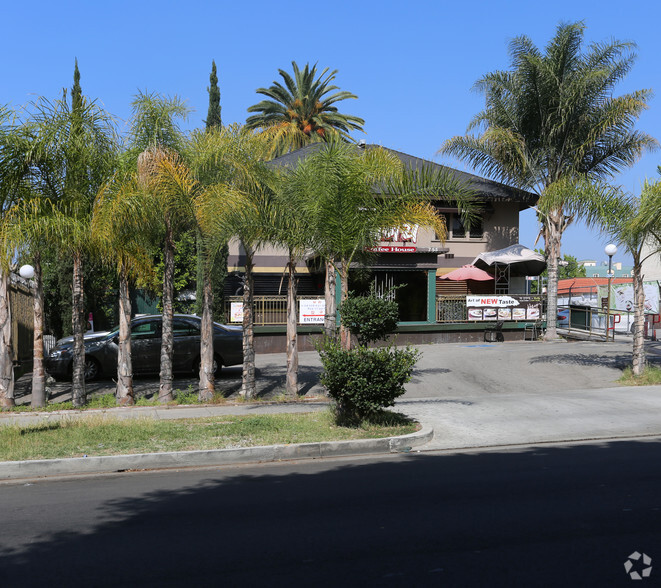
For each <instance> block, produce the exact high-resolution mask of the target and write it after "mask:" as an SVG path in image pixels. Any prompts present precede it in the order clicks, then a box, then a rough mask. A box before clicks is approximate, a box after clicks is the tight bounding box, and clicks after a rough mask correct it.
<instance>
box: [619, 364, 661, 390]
mask: <svg viewBox="0 0 661 588" xmlns="http://www.w3.org/2000/svg"><path fill="white" fill-rule="evenodd" d="M618 382H619V383H620V384H623V385H624V386H658V385H660V384H661V368H659V367H656V366H653V365H648V366H645V370H644V371H643V373H642V375H640V376H634V375H633V371H632V369H631V368H630V367H628V368H626V369H625V370H624V371H623V372H622V376H621V377H620V379H619V380H618Z"/></svg>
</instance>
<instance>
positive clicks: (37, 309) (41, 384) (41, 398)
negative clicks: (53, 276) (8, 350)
mask: <svg viewBox="0 0 661 588" xmlns="http://www.w3.org/2000/svg"><path fill="white" fill-rule="evenodd" d="M33 309H34V324H33V329H34V336H33V352H32V401H31V402H30V404H31V405H32V407H33V408H40V407H42V406H46V372H45V370H44V284H43V281H42V278H41V255H40V254H39V251H36V252H35V253H34V300H33Z"/></svg>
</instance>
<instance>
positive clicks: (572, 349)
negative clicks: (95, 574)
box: [16, 337, 661, 404]
mask: <svg viewBox="0 0 661 588" xmlns="http://www.w3.org/2000/svg"><path fill="white" fill-rule="evenodd" d="M646 348H647V350H648V359H649V361H650V363H652V364H654V363H656V364H658V365H661V342H658V341H649V342H647V343H646ZM418 349H419V350H420V351H421V352H422V358H421V360H420V361H419V362H418V364H417V366H416V368H415V370H414V372H413V376H412V378H411V381H410V382H409V383H408V384H407V386H406V395H405V398H406V399H410V398H445V399H455V398H460V399H461V398H468V397H474V396H482V395H487V396H489V395H502V394H525V395H530V394H543V395H544V394H549V393H554V392H556V391H558V390H567V389H571V390H594V389H599V388H608V387H612V386H616V385H617V379H618V378H619V377H620V375H621V370H622V369H623V368H624V367H626V366H627V365H628V364H629V363H630V361H631V339H630V338H629V337H616V341H615V342H612V343H602V342H591V341H578V342H572V343H570V342H553V343H547V342H541V341H539V342H521V341H518V342H506V343H443V344H435V345H420V346H418ZM286 362H287V359H286V355H285V354H284V353H274V354H260V355H257V357H256V364H257V387H258V396H259V397H260V398H262V399H278V398H281V397H282V395H283V394H284V390H285V379H286ZM299 365H300V367H299V385H300V392H299V394H300V396H302V397H307V398H310V397H323V396H324V390H323V388H322V386H321V385H320V384H319V376H320V374H321V371H322V367H321V362H320V361H319V355H318V354H317V353H316V352H315V351H307V352H302V353H300V354H299ZM174 387H175V390H182V391H187V390H191V391H192V390H196V388H197V378H196V377H194V375H193V374H190V375H188V376H185V377H177V378H176V379H175V383H174ZM29 388H30V374H26V375H25V376H23V377H22V378H20V379H19V381H18V382H17V385H16V398H17V403H19V404H26V403H29V402H30V389H29ZM48 388H49V390H50V398H51V402H61V401H64V400H69V399H70V398H71V385H70V383H67V382H55V383H52V384H49V385H48ZM114 388H115V383H114V381H112V380H111V379H102V380H100V381H98V382H90V383H88V384H87V390H88V394H90V395H91V396H94V395H96V394H106V393H112V392H114ZM134 388H135V392H136V395H137V396H148V397H149V396H151V395H152V394H154V393H155V392H156V390H157V389H158V377H139V378H136V379H135V381H134ZM216 388H217V389H218V390H219V391H220V392H221V393H222V394H223V395H224V396H225V397H226V398H228V399H230V400H231V399H236V398H238V393H239V391H240V389H241V367H240V366H235V367H231V368H223V370H222V372H221V375H220V377H219V378H217V380H216Z"/></svg>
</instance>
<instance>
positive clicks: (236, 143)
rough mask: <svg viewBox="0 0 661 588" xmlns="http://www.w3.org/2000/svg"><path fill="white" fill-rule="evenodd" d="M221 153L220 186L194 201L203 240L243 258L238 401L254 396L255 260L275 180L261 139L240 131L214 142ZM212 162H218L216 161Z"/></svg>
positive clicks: (226, 131) (267, 226)
mask: <svg viewBox="0 0 661 588" xmlns="http://www.w3.org/2000/svg"><path fill="white" fill-rule="evenodd" d="M215 140H216V141H218V142H219V143H220V146H221V149H220V150H219V151H217V152H216V153H217V154H218V153H224V154H225V155H224V156H223V157H224V158H223V159H222V161H224V162H225V163H224V166H223V169H224V170H225V177H224V179H223V181H220V182H217V183H215V184H214V185H213V186H210V187H205V189H204V190H202V191H200V192H199V194H198V196H197V198H196V210H197V212H196V214H197V218H198V222H199V224H200V226H201V228H202V231H203V233H204V234H206V235H207V236H208V238H210V239H213V242H215V243H223V242H226V241H228V240H229V239H231V238H236V239H238V241H239V243H240V245H241V249H242V250H243V252H244V256H245V282H244V289H243V376H242V386H241V395H242V396H244V397H245V398H253V397H254V396H255V395H256V382H255V349H254V324H253V315H252V312H253V281H254V279H253V271H252V270H253V267H254V263H253V259H254V255H255V252H256V251H257V250H258V249H259V247H261V246H262V245H263V244H264V243H265V242H266V241H267V240H268V239H269V236H270V235H271V234H272V223H271V220H272V218H273V191H272V187H273V185H274V180H273V174H272V172H270V171H269V170H268V168H267V167H266V166H265V165H264V159H265V157H266V154H267V152H268V149H269V147H270V145H269V143H268V142H267V140H265V138H264V137H263V136H261V135H258V134H255V133H253V132H250V131H247V130H246V129H245V128H242V127H240V126H238V125H232V126H229V127H224V128H223V129H222V130H221V131H220V133H219V134H218V135H217V136H216V137H215ZM214 157H216V156H215V155H214Z"/></svg>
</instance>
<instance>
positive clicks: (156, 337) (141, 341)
mask: <svg viewBox="0 0 661 588" xmlns="http://www.w3.org/2000/svg"><path fill="white" fill-rule="evenodd" d="M200 326H201V319H200V317H198V316H192V315H175V316H174V321H173V331H174V357H173V360H172V368H173V371H174V372H177V373H183V372H195V371H196V370H197V369H198V368H199V365H200ZM161 328H162V317H161V315H150V316H141V317H138V318H134V319H133V320H132V321H131V356H132V359H133V373H134V374H136V375H138V374H157V373H158V372H159V371H160V363H161ZM213 329H214V335H213V348H214V360H215V361H214V367H215V370H216V373H218V372H219V371H220V368H221V366H231V365H238V364H240V363H243V329H242V328H241V327H239V326H228V325H221V324H218V323H214V326H213ZM118 337H119V330H118V329H115V330H113V331H110V332H104V333H90V334H88V335H86V336H85V379H87V380H94V379H95V378H98V377H100V376H102V375H103V376H108V377H110V376H113V375H114V374H116V373H117V352H118V346H117V342H118ZM72 352H73V339H72V338H71V337H66V338H65V339H60V340H59V341H58V342H57V344H56V345H55V347H53V349H51V351H50V353H49V354H48V357H46V360H45V363H46V370H47V371H48V373H49V374H50V375H51V376H53V377H54V378H55V379H68V378H71V370H72V365H73V353H72Z"/></svg>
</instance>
